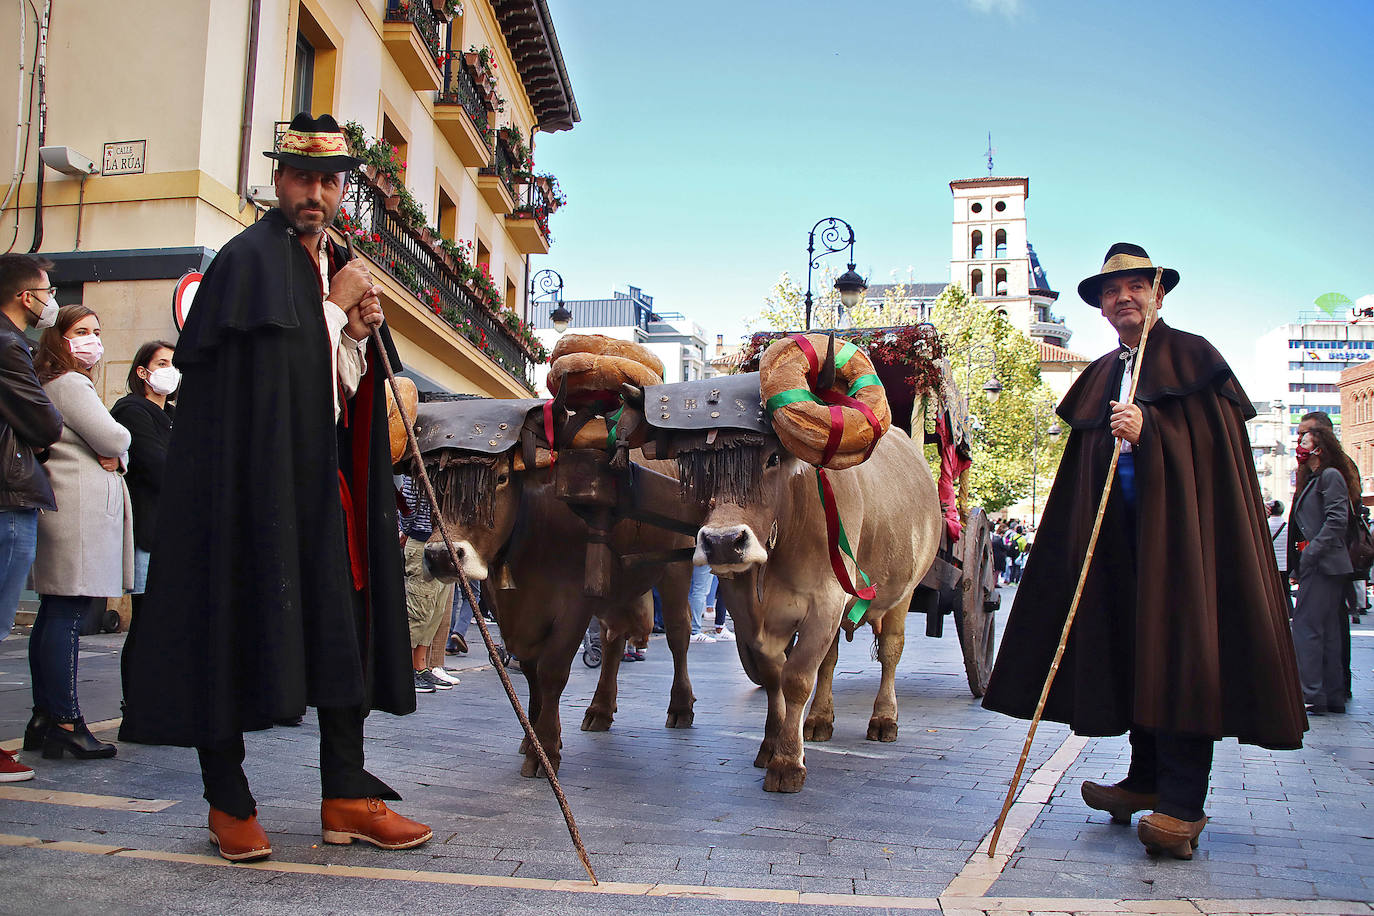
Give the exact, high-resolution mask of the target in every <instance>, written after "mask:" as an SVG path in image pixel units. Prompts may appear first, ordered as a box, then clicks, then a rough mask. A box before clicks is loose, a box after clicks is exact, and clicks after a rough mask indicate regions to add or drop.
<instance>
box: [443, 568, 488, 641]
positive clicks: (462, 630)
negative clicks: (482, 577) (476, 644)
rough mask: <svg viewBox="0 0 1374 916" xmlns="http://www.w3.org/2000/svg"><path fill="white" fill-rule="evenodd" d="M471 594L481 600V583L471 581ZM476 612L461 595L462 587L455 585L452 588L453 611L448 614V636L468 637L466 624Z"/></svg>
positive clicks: (470, 621)
mask: <svg viewBox="0 0 1374 916" xmlns="http://www.w3.org/2000/svg"><path fill="white" fill-rule="evenodd" d="M472 596H473V597H474V598H476V599H477V600H478V601H481V600H482V583H481V582H474V583H472ZM474 613H476V612H475V611H474V610H473V609H472V605H470V604H468V599H467V598H465V597H463V587H462V586H461V585H455V586H454V588H453V613H452V614H450V615H449V621H448V633H449V635H450V636H461V637H463V639H465V640H466V639H467V638H468V624H470V623H472V615H473V614H474Z"/></svg>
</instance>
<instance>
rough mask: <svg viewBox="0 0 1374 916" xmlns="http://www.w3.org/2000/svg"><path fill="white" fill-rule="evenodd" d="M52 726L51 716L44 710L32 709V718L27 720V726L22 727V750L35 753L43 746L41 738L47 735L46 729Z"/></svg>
mask: <svg viewBox="0 0 1374 916" xmlns="http://www.w3.org/2000/svg"><path fill="white" fill-rule="evenodd" d="M51 725H52V716H51V715H49V714H48V711H47V710H46V709H39V708H38V707H37V706H35V707H34V708H33V718H31V719H29V724H28V725H25V726H24V750H26V751H36V750H38V749H39V748H40V747H42V746H43V738H44V737H45V736H46V735H47V734H48V727H49V726H51Z"/></svg>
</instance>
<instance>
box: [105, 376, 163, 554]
mask: <svg viewBox="0 0 1374 916" xmlns="http://www.w3.org/2000/svg"><path fill="white" fill-rule="evenodd" d="M110 414H111V415H112V416H113V417H114V418H115V419H116V420H118V421H119V425H120V426H123V427H124V428H125V429H127V430H128V431H129V434H130V435H131V436H133V442H132V443H131V444H130V445H129V472H128V473H127V474H125V475H124V483H125V484H127V485H128V487H129V498H130V499H132V500H133V504H134V544H136V545H137V546H138V548H139V549H140V550H146V551H148V552H150V553H151V552H152V549H153V532H155V531H157V504H158V500H159V499H160V498H161V496H162V472H163V469H164V468H166V466H167V446H168V445H169V444H171V441H172V418H173V417H174V416H175V415H176V407H174V406H173V405H171V404H168V405H167V407H166V408H165V409H164V408H161V407H158V406H157V405H156V404H154V403H153V402H152V401H150V400H148V399H147V398H145V397H144V396H143V395H141V394H126V395H125V396H124V397H122V398H120V399H119V400H118V401H117V402H116V403H115V406H114V407H112V408H110Z"/></svg>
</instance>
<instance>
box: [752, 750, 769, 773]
mask: <svg viewBox="0 0 1374 916" xmlns="http://www.w3.org/2000/svg"><path fill="white" fill-rule="evenodd" d="M772 759H773V749H772V748H771V747H761V748H759V752H758V754H757V755H756V756H755V757H754V766H756V767H758V768H759V769H760V770H761V769H763V768H764V767H766V766H768V762H769V761H770V760H772Z"/></svg>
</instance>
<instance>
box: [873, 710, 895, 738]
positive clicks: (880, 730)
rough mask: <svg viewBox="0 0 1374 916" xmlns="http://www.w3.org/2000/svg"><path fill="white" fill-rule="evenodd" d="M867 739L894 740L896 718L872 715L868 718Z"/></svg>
mask: <svg viewBox="0 0 1374 916" xmlns="http://www.w3.org/2000/svg"><path fill="white" fill-rule="evenodd" d="M868 740H869V741H889V742H890V741H896V740H897V720H896V719H889V718H888V717H886V716H874V717H873V718H871V719H869V720H868Z"/></svg>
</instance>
